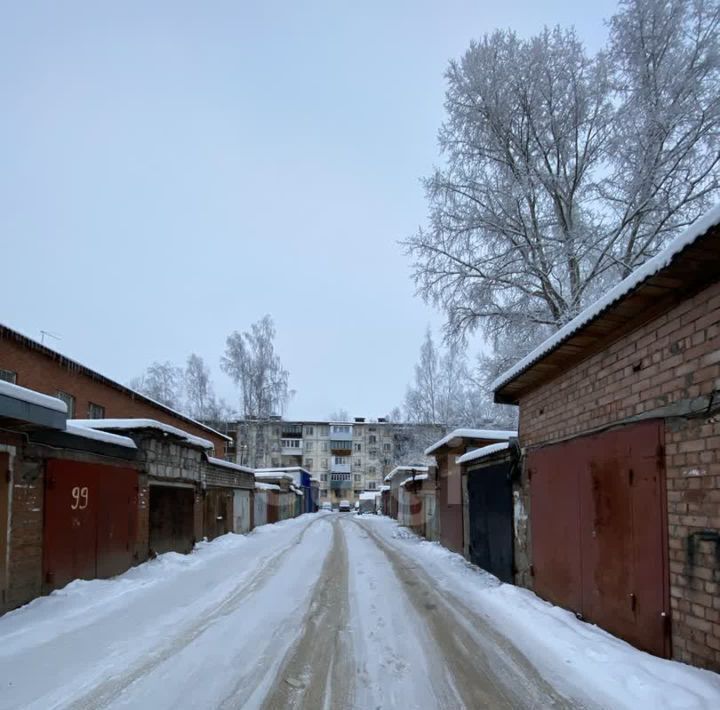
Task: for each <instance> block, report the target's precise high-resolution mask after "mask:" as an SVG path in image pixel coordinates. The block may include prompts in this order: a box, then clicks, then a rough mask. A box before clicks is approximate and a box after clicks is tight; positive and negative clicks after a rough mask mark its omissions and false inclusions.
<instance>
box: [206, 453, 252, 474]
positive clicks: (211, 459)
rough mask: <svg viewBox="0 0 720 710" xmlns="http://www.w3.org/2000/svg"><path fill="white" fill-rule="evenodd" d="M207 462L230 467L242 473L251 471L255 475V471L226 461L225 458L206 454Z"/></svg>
mask: <svg viewBox="0 0 720 710" xmlns="http://www.w3.org/2000/svg"><path fill="white" fill-rule="evenodd" d="M206 458H207V461H208V463H211V464H212V465H213V466H223V467H224V468H230V469H232V470H233V471H241V472H242V473H252V474H253V475H255V471H254V470H253V469H251V468H248V467H247V466H241V465H240V464H237V463H233V462H232V461H226V460H225V459H216V458H215V457H214V456H206Z"/></svg>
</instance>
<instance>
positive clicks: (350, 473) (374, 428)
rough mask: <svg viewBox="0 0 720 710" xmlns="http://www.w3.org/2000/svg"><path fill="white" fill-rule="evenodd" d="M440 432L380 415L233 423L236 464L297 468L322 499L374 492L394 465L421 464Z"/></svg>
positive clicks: (355, 497)
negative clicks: (316, 484) (316, 482)
mask: <svg viewBox="0 0 720 710" xmlns="http://www.w3.org/2000/svg"><path fill="white" fill-rule="evenodd" d="M443 434H444V427H442V426H439V425H412V424H398V423H394V422H388V421H387V420H386V419H383V418H379V419H377V420H372V421H369V420H366V419H364V418H362V417H357V418H355V420H354V421H352V422H331V421H286V420H284V419H281V418H280V417H272V418H270V419H266V420H242V421H239V422H238V423H237V437H236V439H237V462H238V463H241V464H243V465H246V466H251V467H253V468H269V467H272V468H276V467H285V466H302V467H303V468H305V469H307V470H308V471H312V473H313V475H315V476H317V477H318V478H319V479H320V481H321V487H320V500H321V501H322V502H325V501H330V502H332V503H336V502H338V501H340V500H350V501H355V500H358V499H359V497H360V493H361V492H362V491H364V490H379V489H380V487H381V485H382V480H383V478H384V477H385V475H386V474H387V473H389V471H390V470H392V469H393V468H394V467H395V466H396V465H397V464H398V463H422V462H423V461H424V456H423V454H422V450H423V448H424V447H423V444H424V442H426V441H427V440H431V439H432V437H436V438H437V437H438V436H442V435H443Z"/></svg>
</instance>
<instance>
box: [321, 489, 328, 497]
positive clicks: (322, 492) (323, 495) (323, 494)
mask: <svg viewBox="0 0 720 710" xmlns="http://www.w3.org/2000/svg"><path fill="white" fill-rule="evenodd" d="M320 495H321V496H322V497H323V498H327V488H321V489H320Z"/></svg>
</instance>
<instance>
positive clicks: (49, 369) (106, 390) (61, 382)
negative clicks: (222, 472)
mask: <svg viewBox="0 0 720 710" xmlns="http://www.w3.org/2000/svg"><path fill="white" fill-rule="evenodd" d="M0 368H4V369H8V370H13V371H15V372H17V373H18V374H17V383H16V384H18V385H20V386H22V387H27V388H29V389H32V390H36V391H38V392H43V393H44V394H49V395H51V396H55V395H56V394H57V392H58V391H62V392H66V393H68V394H71V395H72V396H73V397H75V414H74V417H75V418H76V419H85V418H87V416H88V406H89V403H90V402H92V403H94V404H99V405H100V406H102V407H104V408H105V416H106V417H107V418H113V417H116V418H126V417H136V418H146V419H156V420H158V421H161V422H164V423H165V424H170V425H172V426H175V427H178V428H180V429H183V430H184V431H187V432H189V433H190V434H194V435H195V436H200V437H202V438H204V439H208V440H209V441H211V442H212V443H213V446H214V447H215V454H216V455H217V456H220V457H222V456H223V455H224V451H225V440H224V439H223V438H221V437H219V436H217V435H214V434H212V433H211V432H209V431H207V429H203V428H202V427H200V426H198V425H197V424H192V423H191V422H189V421H185V420H184V419H181V418H179V417H176V416H173V415H172V414H171V413H169V412H168V411H167V410H165V409H163V408H162V407H157V406H154V405H153V404H151V403H149V402H146V401H144V400H140V399H134V398H133V397H132V396H131V395H129V394H127V393H126V392H123V391H121V390H118V389H115V388H114V387H112V386H110V385H108V384H105V383H104V382H101V381H99V380H96V379H93V378H92V377H91V376H90V375H87V374H85V373H84V372H83V371H82V370H80V369H78V368H77V367H69V366H66V365H64V364H63V363H62V362H61V361H60V360H59V359H53V358H51V357H49V356H48V355H46V354H45V353H43V352H41V351H39V350H32V349H31V348H28V347H25V346H24V345H22V344H21V343H19V342H17V341H15V340H12V339H8V338H3V337H0Z"/></svg>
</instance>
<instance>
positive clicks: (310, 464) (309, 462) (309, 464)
mask: <svg viewBox="0 0 720 710" xmlns="http://www.w3.org/2000/svg"><path fill="white" fill-rule="evenodd" d="M305 466H306V467H307V468H312V467H313V460H312V459H305Z"/></svg>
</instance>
